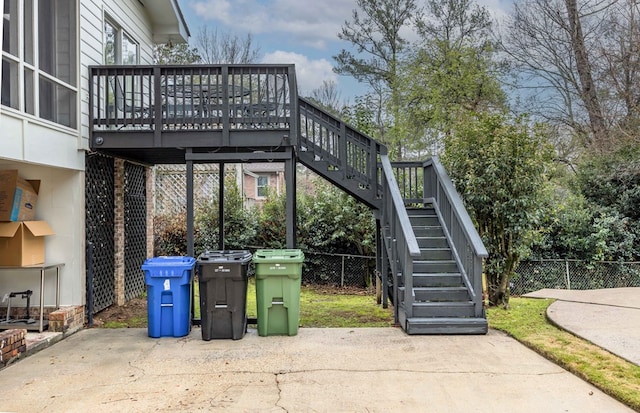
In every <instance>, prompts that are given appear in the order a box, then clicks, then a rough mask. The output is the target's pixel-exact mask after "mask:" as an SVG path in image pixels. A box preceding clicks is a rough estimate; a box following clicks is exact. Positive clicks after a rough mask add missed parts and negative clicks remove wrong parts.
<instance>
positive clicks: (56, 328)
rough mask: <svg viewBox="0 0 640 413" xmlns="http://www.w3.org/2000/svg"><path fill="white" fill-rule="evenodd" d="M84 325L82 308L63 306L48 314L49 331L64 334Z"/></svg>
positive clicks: (79, 306) (78, 306)
mask: <svg viewBox="0 0 640 413" xmlns="http://www.w3.org/2000/svg"><path fill="white" fill-rule="evenodd" d="M83 325H84V306H81V305H77V306H64V307H60V308H59V309H58V310H56V311H53V312H52V313H51V314H49V331H52V332H59V333H66V332H67V331H69V330H71V331H73V330H77V329H80V328H82V326H83Z"/></svg>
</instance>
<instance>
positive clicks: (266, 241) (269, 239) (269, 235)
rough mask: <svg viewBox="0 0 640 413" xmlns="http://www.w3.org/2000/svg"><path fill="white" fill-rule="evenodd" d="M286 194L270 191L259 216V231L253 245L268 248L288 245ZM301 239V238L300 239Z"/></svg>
mask: <svg viewBox="0 0 640 413" xmlns="http://www.w3.org/2000/svg"><path fill="white" fill-rule="evenodd" d="M286 217H287V209H286V195H285V194H284V193H283V194H281V195H276V194H272V193H269V194H268V196H267V201H266V202H265V203H264V204H263V205H262V208H261V209H260V211H259V217H258V231H257V233H256V236H255V240H254V242H253V245H255V246H259V247H266V248H286V246H287V240H286V237H287V220H286ZM298 241H299V240H298Z"/></svg>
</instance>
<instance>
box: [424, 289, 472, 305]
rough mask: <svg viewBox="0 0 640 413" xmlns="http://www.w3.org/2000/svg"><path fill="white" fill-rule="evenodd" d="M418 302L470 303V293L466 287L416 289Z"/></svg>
mask: <svg viewBox="0 0 640 413" xmlns="http://www.w3.org/2000/svg"><path fill="white" fill-rule="evenodd" d="M413 293H414V294H415V297H416V298H415V300H416V301H422V302H428V301H431V302H441V301H461V302H465V301H469V293H468V292H467V289H466V288H465V287H415V288H414V289H413Z"/></svg>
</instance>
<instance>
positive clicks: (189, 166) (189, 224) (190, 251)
mask: <svg viewBox="0 0 640 413" xmlns="http://www.w3.org/2000/svg"><path fill="white" fill-rule="evenodd" d="M191 152H192V149H191V148H187V154H190V153H191ZM186 163H187V255H188V256H189V257H193V256H194V255H193V254H194V250H195V247H194V239H193V232H194V225H193V161H192V160H187V161H186Z"/></svg>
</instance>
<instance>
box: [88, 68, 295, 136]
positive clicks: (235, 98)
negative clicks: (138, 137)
mask: <svg viewBox="0 0 640 413" xmlns="http://www.w3.org/2000/svg"><path fill="white" fill-rule="evenodd" d="M89 96H90V108H91V113H90V118H91V123H92V128H93V130H94V131H100V130H110V129H114V128H116V129H118V130H121V129H125V130H139V129H151V130H193V129H208V130H222V129H289V126H290V124H291V121H292V116H295V114H294V113H293V112H295V110H293V108H294V105H295V104H296V102H297V86H296V79H295V70H294V67H293V65H213V66H212V65H179V66H171V65H163V66H130V65H121V66H93V67H91V68H90V82H89ZM294 119H295V118H294Z"/></svg>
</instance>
